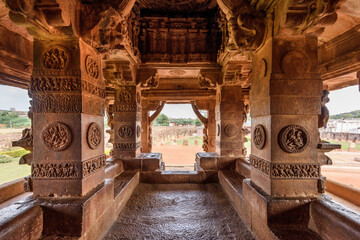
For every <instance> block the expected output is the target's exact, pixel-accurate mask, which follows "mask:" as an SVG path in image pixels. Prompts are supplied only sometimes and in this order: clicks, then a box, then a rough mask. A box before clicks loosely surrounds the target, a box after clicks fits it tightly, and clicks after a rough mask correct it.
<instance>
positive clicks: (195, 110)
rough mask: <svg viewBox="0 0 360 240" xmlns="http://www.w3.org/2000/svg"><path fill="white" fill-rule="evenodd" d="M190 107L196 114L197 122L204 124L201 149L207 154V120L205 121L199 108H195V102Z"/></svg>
mask: <svg viewBox="0 0 360 240" xmlns="http://www.w3.org/2000/svg"><path fill="white" fill-rule="evenodd" d="M191 107H192V109H193V110H194V113H195V114H196V116H197V117H198V118H199V120H200V121H201V122H202V123H203V124H204V129H203V134H204V136H203V145H202V148H203V150H204V152H207V151H209V135H208V122H209V119H207V118H206V117H204V116H203V115H202V114H201V113H200V111H199V108H198V107H197V106H196V104H195V102H191Z"/></svg>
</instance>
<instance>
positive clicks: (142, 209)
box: [104, 184, 255, 240]
mask: <svg viewBox="0 0 360 240" xmlns="http://www.w3.org/2000/svg"><path fill="white" fill-rule="evenodd" d="M104 239H196V240H200V239H217V240H218V239H244V240H247V239H255V238H254V236H253V235H252V233H251V231H250V230H249V228H248V227H247V226H246V225H245V223H244V222H243V221H242V220H241V219H240V218H239V216H238V215H237V213H236V211H235V209H234V208H233V207H232V206H231V204H230V202H229V201H228V199H227V198H226V196H225V193H224V192H223V191H222V189H221V187H220V185H218V184H204V185H200V184H167V185H165V184H158V185H151V184H140V185H139V186H138V188H137V189H136V190H135V192H134V194H133V196H132V197H131V198H130V200H129V202H128V203H127V205H126V207H125V208H124V210H123V211H122V212H121V213H120V215H119V217H118V219H117V220H116V221H115V222H114V224H113V226H112V227H111V229H110V230H109V232H108V233H107V235H106V236H105V237H104Z"/></svg>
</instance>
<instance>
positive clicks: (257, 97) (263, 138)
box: [250, 36, 322, 198]
mask: <svg viewBox="0 0 360 240" xmlns="http://www.w3.org/2000/svg"><path fill="white" fill-rule="evenodd" d="M317 59H318V57H317V38H316V37H305V36H288V37H285V36H283V37H273V38H272V39H269V40H268V41H267V43H266V45H265V46H264V47H263V48H262V49H261V50H259V51H258V52H257V53H256V54H254V59H253V85H252V87H251V92H250V104H251V117H252V119H251V120H252V121H251V124H252V131H251V134H252V138H251V139H252V143H251V153H252V155H251V156H250V162H251V181H252V183H254V184H255V185H257V186H259V187H260V188H261V189H262V190H263V191H265V192H266V193H267V194H268V195H270V196H272V197H285V198H291V197H315V196H317V194H318V191H319V189H318V187H319V185H318V184H319V183H320V185H321V181H320V178H321V174H320V165H319V162H318V152H317V148H316V147H317V144H318V142H319V136H318V115H319V114H320V109H321V104H320V103H321V94H322V81H321V79H320V75H319V73H318V70H317V65H318V62H317ZM320 188H321V187H320Z"/></svg>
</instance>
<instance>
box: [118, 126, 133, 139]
mask: <svg viewBox="0 0 360 240" xmlns="http://www.w3.org/2000/svg"><path fill="white" fill-rule="evenodd" d="M118 134H119V137H120V138H121V139H128V138H130V137H131V136H132V135H133V128H132V127H131V126H129V125H122V126H120V127H119V130H118Z"/></svg>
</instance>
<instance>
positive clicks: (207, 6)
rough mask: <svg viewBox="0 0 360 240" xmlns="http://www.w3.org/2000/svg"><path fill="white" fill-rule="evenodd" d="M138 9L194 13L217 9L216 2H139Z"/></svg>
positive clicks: (186, 0) (175, 0) (198, 0)
mask: <svg viewBox="0 0 360 240" xmlns="http://www.w3.org/2000/svg"><path fill="white" fill-rule="evenodd" d="M138 4H139V7H140V9H146V10H150V11H152V12H164V13H168V12H181V13H196V12H204V11H208V10H212V9H214V8H216V7H217V3H216V0H139V1H138Z"/></svg>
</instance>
